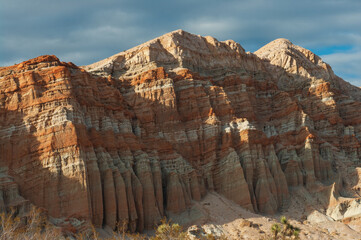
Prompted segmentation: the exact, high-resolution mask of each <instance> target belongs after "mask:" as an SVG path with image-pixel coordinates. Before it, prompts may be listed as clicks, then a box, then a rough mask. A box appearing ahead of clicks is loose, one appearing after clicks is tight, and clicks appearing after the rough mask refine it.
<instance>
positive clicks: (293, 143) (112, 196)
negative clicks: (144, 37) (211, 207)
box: [0, 30, 361, 231]
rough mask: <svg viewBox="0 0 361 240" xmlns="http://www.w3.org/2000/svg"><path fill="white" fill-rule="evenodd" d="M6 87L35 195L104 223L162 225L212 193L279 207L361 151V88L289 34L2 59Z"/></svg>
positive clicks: (2, 139) (0, 84) (64, 211)
mask: <svg viewBox="0 0 361 240" xmlns="http://www.w3.org/2000/svg"><path fill="white" fill-rule="evenodd" d="M0 91H1V92H0V124H1V125H0V126H1V128H0V132H1V134H0V153H1V155H0V156H1V159H0V163H1V166H0V167H2V168H4V169H7V173H6V174H8V175H10V176H11V177H12V178H13V179H14V182H15V183H16V184H18V186H19V193H20V195H21V196H22V199H26V200H29V201H30V202H31V203H33V204H34V205H36V206H39V207H43V208H45V209H47V210H48V212H49V214H50V215H51V216H53V217H57V218H60V217H76V218H80V219H90V220H91V221H92V222H93V224H95V225H96V226H104V225H108V226H110V227H111V228H115V227H116V223H117V222H122V221H126V222H127V223H128V224H127V225H128V228H129V229H130V230H131V231H142V230H143V229H151V228H153V227H154V225H155V224H157V223H158V222H159V220H160V219H161V218H162V217H163V216H165V215H167V214H168V213H174V214H177V213H181V212H182V211H184V210H186V209H187V208H188V207H190V206H191V205H192V201H198V200H200V199H201V198H202V197H203V196H205V194H207V192H208V191H216V192H218V193H220V194H222V195H224V196H226V197H227V198H229V199H231V200H233V201H234V202H236V203H237V204H239V205H241V206H243V207H244V208H246V209H249V210H250V211H255V212H261V213H266V214H273V213H276V212H277V211H278V210H280V209H281V208H282V207H284V206H286V203H287V199H288V197H289V189H290V188H297V187H306V188H307V189H308V191H311V192H312V191H314V190H315V189H316V188H318V187H320V186H327V185H329V184H331V183H332V182H334V181H339V179H342V178H345V175H344V174H343V171H342V169H343V166H345V164H348V166H357V165H358V164H359V161H360V158H361V149H360V139H361V124H360V123H361V116H360V114H361V113H360V112H359V111H355V109H358V108H360V104H361V102H360V99H361V89H359V88H356V87H353V86H352V85H350V84H348V83H346V82H344V81H343V80H342V79H340V78H338V77H337V76H335V75H334V74H333V72H332V70H331V68H330V67H329V66H328V65H327V64H326V63H324V62H322V60H321V59H320V58H319V57H317V56H316V55H314V54H313V53H311V52H310V51H308V50H306V49H303V48H300V47H298V46H295V45H293V44H292V43H290V42H289V41H288V40H284V39H279V40H276V41H274V42H272V43H270V44H268V45H266V46H265V47H263V48H262V49H260V50H258V51H257V52H255V54H252V53H246V52H245V51H244V49H243V48H242V47H241V46H240V45H239V44H237V43H235V42H234V41H231V40H228V41H224V42H219V41H217V40H216V39H214V38H212V37H201V36H197V35H193V34H190V33H187V32H184V31H182V30H178V31H175V32H171V33H169V34H166V35H164V36H162V37H159V38H157V39H154V40H151V41H149V42H147V43H145V44H142V45H140V46H138V47H135V48H133V49H130V50H128V51H125V52H122V53H119V54H116V55H114V56H112V57H110V58H107V59H105V60H102V61H100V62H97V63H94V64H91V65H89V66H84V67H82V68H79V67H77V66H75V65H74V64H72V63H64V62H60V61H59V60H58V59H57V58H56V57H55V56H41V57H38V58H35V59H32V60H29V61H26V62H23V63H21V64H18V65H14V66H11V67H3V68H0ZM347 181H348V180H347V178H345V179H344V182H345V183H347ZM350 184H351V183H350ZM341 187H342V186H341ZM351 187H352V186H351ZM0 196H1V195H0ZM19 197H20V196H19ZM3 198H4V197H3ZM0 205H1V199H0ZM3 205H6V204H3ZM5 207H6V206H5Z"/></svg>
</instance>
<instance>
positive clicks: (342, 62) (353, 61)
mask: <svg viewBox="0 0 361 240" xmlns="http://www.w3.org/2000/svg"><path fill="white" fill-rule="evenodd" d="M321 57H322V59H323V60H324V61H325V62H327V63H328V64H330V65H331V67H332V69H333V70H334V72H335V73H336V74H337V75H339V76H340V77H342V78H343V79H344V80H346V81H348V82H350V83H352V84H353V85H356V86H361V71H360V69H361V49H353V50H350V51H347V52H343V53H340V52H339V53H333V54H328V55H322V56H321Z"/></svg>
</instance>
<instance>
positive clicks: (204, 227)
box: [173, 192, 361, 240]
mask: <svg viewBox="0 0 361 240" xmlns="http://www.w3.org/2000/svg"><path fill="white" fill-rule="evenodd" d="M295 199H299V196H295V197H293V198H292V197H291V199H290V204H289V207H288V208H287V211H284V212H283V213H281V214H277V215H273V216H263V215H258V214H254V213H251V212H249V211H247V210H245V209H243V208H242V207H240V206H238V205H237V204H235V203H233V202H232V201H230V200H227V199H226V198H225V197H222V196H221V195H219V194H217V193H215V192H211V193H209V194H208V195H207V196H205V197H204V199H203V200H202V201H201V202H196V203H194V206H193V207H192V208H191V209H190V210H189V211H188V212H185V213H183V214H182V215H181V216H178V217H174V218H173V222H179V223H182V224H186V222H188V223H189V222H192V226H190V227H189V228H188V231H189V232H190V233H192V234H191V235H194V236H197V235H202V234H203V235H206V234H207V233H213V234H214V235H215V236H221V235H225V236H227V238H228V239H269V238H270V237H271V236H272V233H271V226H272V225H273V224H274V223H279V219H280V217H281V216H282V215H286V216H287V217H288V219H289V221H290V223H291V224H292V225H294V226H296V227H298V228H300V229H301V233H300V238H301V239H345V240H346V239H347V240H349V239H361V233H359V232H357V231H355V230H353V229H351V228H350V227H349V226H348V225H346V224H344V223H342V222H336V221H333V220H332V219H331V218H329V217H327V216H326V215H325V214H323V213H321V212H319V211H317V210H313V211H312V212H310V213H308V216H307V220H302V219H297V220H296V219H292V217H290V216H292V214H293V212H294V213H295V216H297V217H300V216H302V214H300V213H302V212H303V209H304V206H302V205H300V204H302V203H300V202H299V201H295ZM301 218H302V217H301ZM303 218H305V216H303Z"/></svg>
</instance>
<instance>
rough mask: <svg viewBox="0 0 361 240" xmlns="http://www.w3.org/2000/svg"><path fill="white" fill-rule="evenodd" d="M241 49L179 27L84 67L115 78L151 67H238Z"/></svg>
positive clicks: (202, 69)
mask: <svg viewBox="0 0 361 240" xmlns="http://www.w3.org/2000/svg"><path fill="white" fill-rule="evenodd" d="M244 54H245V51H244V49H243V48H242V47H241V45H239V44H238V43H236V42H234V41H233V40H227V41H224V42H221V41H218V40H217V39H215V38H214V37H211V36H206V37H203V36H200V35H195V34H192V33H189V32H186V31H184V30H182V29H178V30H175V31H172V32H169V33H166V34H164V35H162V36H160V37H157V38H155V39H152V40H150V41H147V42H145V43H143V44H141V45H139V46H136V47H133V48H131V49H129V50H126V51H124V52H120V53H118V54H115V55H113V56H111V57H109V58H107V59H104V60H101V61H99V62H96V63H93V64H91V65H88V66H85V67H84V69H85V70H87V71H90V72H92V73H93V74H97V75H101V76H107V75H112V76H113V77H115V78H119V77H120V76H122V77H131V76H135V75H137V74H138V73H139V72H141V71H147V70H149V69H153V68H155V67H164V68H165V69H166V70H169V69H176V68H188V69H190V70H192V71H195V72H198V73H200V74H205V75H208V74H213V72H214V71H215V70H217V71H218V70H219V69H222V68H223V69H224V68H228V69H232V68H235V67H236V66H237V67H239V59H240V56H241V55H244ZM225 63H227V65H224V64H225Z"/></svg>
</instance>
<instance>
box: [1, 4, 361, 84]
mask: <svg viewBox="0 0 361 240" xmlns="http://www.w3.org/2000/svg"><path fill="white" fill-rule="evenodd" d="M360 12H361V1H359V0H343V1H339V0H318V1H314V0H304V1H290V0H273V1H270V0H225V1H215V0H207V1H206V0H199V1H194V0H192V1H191V0H183V1H165V0H154V1H145V0H138V1H131V0H103V1H95V0H77V1H70V0H63V1H49V0H32V1H28V0H11V1H2V3H1V4H0V31H1V33H2V34H1V35H0V65H10V64H14V63H15V62H20V61H23V60H26V59H29V58H33V57H36V56H38V55H42V54H55V55H57V56H58V57H59V58H61V60H63V61H72V62H74V63H76V64H78V65H85V64H90V63H92V62H95V61H98V60H101V59H103V58H106V57H109V56H111V55H113V54H116V53H118V52H120V51H123V50H126V49H128V48H131V47H133V46H136V45H138V44H140V43H142V42H145V41H147V40H150V39H152V38H154V37H157V36H160V35H162V34H164V33H167V32H170V31H173V30H175V29H179V28H182V29H184V30H186V31H189V32H192V33H195V34H201V35H211V36H213V37H216V38H217V39H218V40H226V39H233V40H235V41H237V42H239V43H240V44H241V45H242V46H243V47H244V48H245V49H246V50H247V51H255V50H257V49H258V48H260V47H261V46H263V45H265V44H267V43H268V42H270V41H272V40H274V39H276V38H280V37H284V38H288V39H290V40H291V41H292V42H293V43H295V44H297V45H300V46H303V47H305V48H309V49H311V50H312V51H314V52H315V53H316V54H318V53H319V54H321V55H322V57H323V58H324V60H325V61H326V62H329V63H330V64H331V66H332V67H333V68H334V70H335V72H336V74H338V75H339V76H341V77H343V78H344V79H345V80H349V81H352V83H354V84H356V85H359V86H360V85H361V67H359V66H360V63H361V61H360V58H359V56H360V49H361V30H360V29H361V14H360ZM339 46H347V51H346V50H345V52H336V53H335V52H333V51H332V49H334V48H335V47H336V48H337V47H339Z"/></svg>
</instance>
